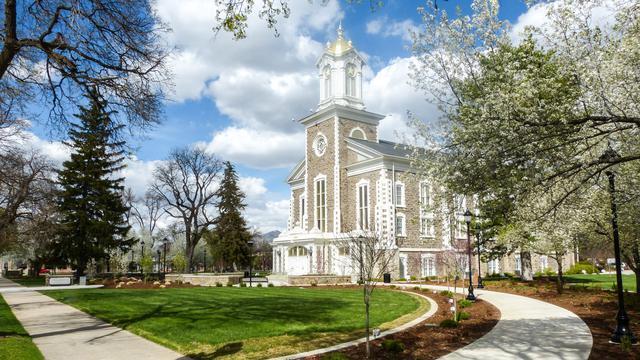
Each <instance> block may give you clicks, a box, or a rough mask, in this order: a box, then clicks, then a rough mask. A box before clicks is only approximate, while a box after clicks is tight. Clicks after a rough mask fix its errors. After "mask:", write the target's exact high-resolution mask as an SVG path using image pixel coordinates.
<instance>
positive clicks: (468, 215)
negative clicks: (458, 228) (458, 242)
mask: <svg viewBox="0 0 640 360" xmlns="http://www.w3.org/2000/svg"><path fill="white" fill-rule="evenodd" d="M464 221H465V222H466V223H467V253H468V255H469V261H468V263H469V293H468V294H467V300H470V301H475V300H476V296H475V295H473V282H472V281H471V276H472V275H471V229H470V227H471V211H469V209H467V211H465V212H464Z"/></svg>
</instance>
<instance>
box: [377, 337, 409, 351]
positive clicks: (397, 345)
mask: <svg viewBox="0 0 640 360" xmlns="http://www.w3.org/2000/svg"><path fill="white" fill-rule="evenodd" d="M381 345H382V348H383V349H384V350H386V351H388V352H392V353H394V354H399V353H401V352H403V351H404V344H403V343H401V342H400V341H398V340H392V339H386V340H383V341H382V344H381Z"/></svg>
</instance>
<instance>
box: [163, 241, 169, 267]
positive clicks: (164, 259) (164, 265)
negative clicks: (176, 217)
mask: <svg viewBox="0 0 640 360" xmlns="http://www.w3.org/2000/svg"><path fill="white" fill-rule="evenodd" d="M167 245H169V239H167V238H166V237H165V238H164V239H162V251H163V252H164V254H163V259H162V272H163V273H166V272H167Z"/></svg>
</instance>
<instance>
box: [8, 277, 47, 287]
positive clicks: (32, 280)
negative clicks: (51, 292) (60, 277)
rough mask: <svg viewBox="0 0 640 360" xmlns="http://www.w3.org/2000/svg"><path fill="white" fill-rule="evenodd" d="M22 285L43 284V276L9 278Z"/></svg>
mask: <svg viewBox="0 0 640 360" xmlns="http://www.w3.org/2000/svg"><path fill="white" fill-rule="evenodd" d="M9 280H11V281H13V282H15V283H18V284H20V285H22V286H44V276H38V277H21V278H15V279H9Z"/></svg>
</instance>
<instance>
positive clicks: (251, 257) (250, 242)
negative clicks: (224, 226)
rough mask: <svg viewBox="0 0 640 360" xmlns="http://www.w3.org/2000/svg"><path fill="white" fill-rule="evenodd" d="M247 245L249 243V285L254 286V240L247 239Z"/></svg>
mask: <svg viewBox="0 0 640 360" xmlns="http://www.w3.org/2000/svg"><path fill="white" fill-rule="evenodd" d="M247 245H249V287H253V281H252V279H251V272H252V268H251V265H252V264H251V263H253V252H252V250H253V240H249V241H247Z"/></svg>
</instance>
